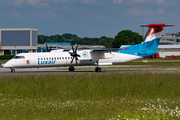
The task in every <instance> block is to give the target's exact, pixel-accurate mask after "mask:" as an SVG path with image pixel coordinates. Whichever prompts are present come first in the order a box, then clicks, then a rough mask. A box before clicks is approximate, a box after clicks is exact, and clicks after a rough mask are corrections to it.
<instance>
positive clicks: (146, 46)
mask: <svg viewBox="0 0 180 120" xmlns="http://www.w3.org/2000/svg"><path fill="white" fill-rule="evenodd" d="M169 26H174V25H165V24H149V25H145V26H141V27H149V30H148V31H147V33H146V36H145V37H144V40H143V43H142V46H141V48H140V49H141V50H157V48H158V45H159V41H160V39H161V35H162V31H163V29H164V27H169Z"/></svg>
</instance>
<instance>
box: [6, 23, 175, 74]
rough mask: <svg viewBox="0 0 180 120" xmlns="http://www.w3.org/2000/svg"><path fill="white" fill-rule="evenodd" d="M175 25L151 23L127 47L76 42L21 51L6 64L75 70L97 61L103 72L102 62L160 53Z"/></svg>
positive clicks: (103, 63)
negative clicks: (140, 38)
mask: <svg viewBox="0 0 180 120" xmlns="http://www.w3.org/2000/svg"><path fill="white" fill-rule="evenodd" d="M170 26H174V25H165V24H149V25H143V26H141V27H148V28H149V30H148V31H147V33H146V36H145V37H144V40H143V42H142V43H140V44H136V45H131V46H128V47H123V48H111V49H92V50H78V46H76V47H75V49H74V47H73V46H72V50H69V51H63V50H52V51H51V52H45V53H20V54H17V55H16V56H15V57H14V58H12V59H11V60H9V61H7V62H6V63H5V64H4V65H3V67H4V68H10V69H11V72H15V68H40V67H65V66H69V71H74V66H76V65H79V66H88V65H94V66H95V67H96V68H95V71H96V72H101V68H100V67H99V66H101V65H103V66H104V65H114V64H121V63H125V62H130V61H133V60H137V59H141V58H144V57H147V56H150V55H154V54H156V53H158V51H157V48H158V45H159V41H160V39H161V34H162V31H163V29H164V27H170Z"/></svg>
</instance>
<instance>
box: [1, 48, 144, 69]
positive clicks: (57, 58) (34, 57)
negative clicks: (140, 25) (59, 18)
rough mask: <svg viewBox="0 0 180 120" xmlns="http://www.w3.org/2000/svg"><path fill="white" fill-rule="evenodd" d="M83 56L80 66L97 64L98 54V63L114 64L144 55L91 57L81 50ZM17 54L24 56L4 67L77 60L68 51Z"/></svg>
mask: <svg viewBox="0 0 180 120" xmlns="http://www.w3.org/2000/svg"><path fill="white" fill-rule="evenodd" d="M79 54H80V56H81V57H78V60H77V63H78V66H85V65H96V64H97V63H96V58H97V56H98V57H100V59H98V65H99V66H101V65H113V64H120V63H125V62H129V61H132V60H136V59H140V58H142V57H140V56H135V55H129V54H123V53H115V52H112V53H104V54H103V56H101V54H99V53H97V54H93V55H92V56H90V57H87V58H84V57H83V53H82V52H79ZM16 56H21V57H22V58H20V57H19V58H17V59H16V58H13V59H11V60H9V61H8V62H6V63H5V64H4V65H3V67H5V68H40V67H65V66H75V65H76V62H75V60H74V61H73V62H72V63H71V60H72V57H71V56H70V54H69V53H68V52H46V53H20V54H17V55H16Z"/></svg>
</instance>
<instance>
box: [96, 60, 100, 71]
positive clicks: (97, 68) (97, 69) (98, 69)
mask: <svg viewBox="0 0 180 120" xmlns="http://www.w3.org/2000/svg"><path fill="white" fill-rule="evenodd" d="M96 63H97V66H96V68H95V71H96V72H101V68H100V67H98V65H99V64H98V61H96Z"/></svg>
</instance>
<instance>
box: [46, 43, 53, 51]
mask: <svg viewBox="0 0 180 120" xmlns="http://www.w3.org/2000/svg"><path fill="white" fill-rule="evenodd" d="M51 48H52V46H51V47H50V49H49V48H48V46H47V44H46V50H47V52H51Z"/></svg>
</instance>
